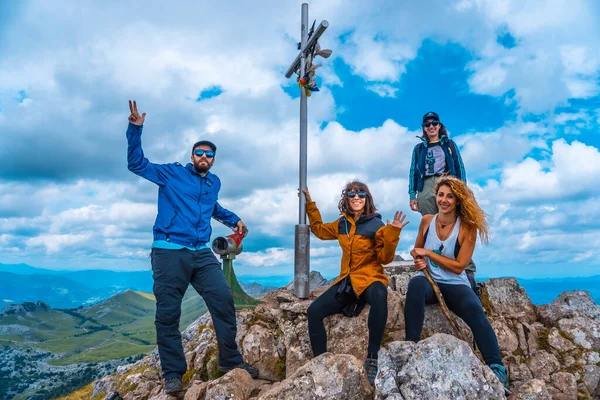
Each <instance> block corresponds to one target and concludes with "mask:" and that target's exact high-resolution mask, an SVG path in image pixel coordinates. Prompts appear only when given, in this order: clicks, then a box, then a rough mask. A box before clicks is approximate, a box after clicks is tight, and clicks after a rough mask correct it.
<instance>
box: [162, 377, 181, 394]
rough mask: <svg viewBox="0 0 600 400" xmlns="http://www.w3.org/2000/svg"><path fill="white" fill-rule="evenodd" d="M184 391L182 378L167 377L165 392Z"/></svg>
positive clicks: (175, 392)
mask: <svg viewBox="0 0 600 400" xmlns="http://www.w3.org/2000/svg"><path fill="white" fill-rule="evenodd" d="M181 391H183V382H181V378H169V379H165V394H177V393H180V392H181Z"/></svg>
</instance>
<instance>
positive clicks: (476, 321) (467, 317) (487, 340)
mask: <svg viewBox="0 0 600 400" xmlns="http://www.w3.org/2000/svg"><path fill="white" fill-rule="evenodd" d="M438 286H439V288H440V292H441V293H442V296H443V297H444V301H445V302H446V305H447V306H448V308H449V309H450V310H451V311H452V312H453V313H455V314H456V315H458V316H459V317H460V318H461V319H462V320H463V321H465V322H466V324H467V325H468V326H469V328H471V331H472V332H473V337H474V338H475V343H477V347H478V348H479V350H480V351H481V354H482V355H483V359H484V360H485V363H486V364H487V365H491V364H500V365H503V364H502V356H501V355H500V347H499V346H498V338H497V337H496V333H495V332H494V330H493V329H492V325H490V321H488V319H487V317H486V316H485V313H484V311H483V306H482V305H481V302H480V301H479V298H478V297H477V295H476V294H475V292H473V289H471V288H470V287H469V286H467V285H448V284H444V283H438ZM434 303H437V298H436V297H435V293H434V291H433V288H432V287H431V284H430V283H429V281H428V280H427V278H425V277H424V276H415V277H413V278H412V279H411V280H410V282H409V283H408V292H407V293H406V304H405V306H404V323H405V325H406V340H410V341H413V342H418V341H419V340H420V339H421V331H422V330H423V320H424V319H425V304H434Z"/></svg>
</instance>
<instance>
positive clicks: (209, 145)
mask: <svg viewBox="0 0 600 400" xmlns="http://www.w3.org/2000/svg"><path fill="white" fill-rule="evenodd" d="M198 146H208V147H210V148H211V149H212V151H214V152H215V153H216V152H217V146H215V144H214V143H213V142H209V141H208V140H201V141H199V142H196V143H194V146H193V147H192V153H193V152H194V150H196V147H198Z"/></svg>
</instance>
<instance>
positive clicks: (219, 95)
mask: <svg viewBox="0 0 600 400" xmlns="http://www.w3.org/2000/svg"><path fill="white" fill-rule="evenodd" d="M184 3H185V4H184ZM599 4H600V3H598V2H596V1H593V0H588V1H583V0H579V1H577V0H575V1H558V0H552V1H549V2H546V3H545V6H544V7H540V6H539V2H537V1H517V0H514V1H513V0H506V1H502V2H498V1H487V0H455V1H431V0H430V1H419V2H417V1H406V2H400V3H399V2H397V1H392V0H379V1H375V2H361V1H358V0H356V1H353V0H347V1H344V2H341V1H328V2H314V3H312V2H309V18H310V19H311V21H312V19H317V23H318V22H319V21H321V20H323V19H327V20H328V21H329V23H330V27H329V28H328V29H327V31H326V32H325V34H324V35H323V37H322V39H321V44H322V47H324V48H330V49H332V50H333V55H332V56H331V57H330V58H329V59H327V60H321V62H322V63H323V67H321V68H320V69H318V70H317V82H318V83H319V85H320V87H321V91H320V92H318V93H315V94H313V96H312V97H311V98H310V99H309V101H308V107H309V126H308V128H309V139H308V151H309V158H308V163H309V164H308V169H309V176H308V185H309V188H310V189H311V193H312V197H313V199H315V200H316V201H317V204H318V206H319V207H320V209H321V211H322V214H323V216H324V218H325V219H326V220H334V219H335V218H336V217H337V208H336V205H337V199H338V198H339V194H340V192H341V189H342V188H343V186H344V184H345V182H347V181H349V180H352V179H355V178H359V179H362V180H364V181H366V182H367V183H368V184H369V186H370V188H371V191H372V192H373V193H374V196H375V202H376V205H377V206H378V208H379V210H380V212H381V213H382V214H383V217H384V219H385V218H391V217H392V215H393V212H394V211H395V210H402V211H405V212H408V214H409V219H410V222H411V223H410V224H409V225H408V226H407V228H405V230H404V231H403V233H402V237H401V241H400V244H399V246H398V253H399V254H402V255H403V256H405V257H407V256H408V252H409V251H410V249H411V248H412V244H413V243H414V238H415V231H416V228H417V227H418V223H419V215H418V214H417V213H413V212H411V211H409V208H408V194H407V188H408V181H407V178H408V170H409V163H410V154H411V151H412V148H413V146H414V145H415V144H416V143H417V142H418V139H416V138H415V136H416V135H418V134H419V124H420V122H421V116H422V115H423V114H424V113H425V112H427V111H430V110H434V111H436V112H438V113H439V114H440V117H441V119H442V121H443V122H444V123H445V125H446V127H447V128H448V130H449V132H450V136H451V137H452V138H453V139H454V140H455V141H456V142H457V143H458V145H459V147H460V149H461V152H462V155H463V158H464V162H465V167H466V170H467V176H468V179H469V185H470V186H471V188H472V189H473V190H474V192H475V193H476V196H477V198H478V200H479V202H480V204H481V205H482V206H483V207H484V209H485V210H486V212H487V213H488V214H489V215H490V217H491V228H492V239H491V241H490V244H489V245H488V246H481V245H479V246H478V247H477V249H476V252H475V256H474V259H475V261H476V263H477V265H478V271H479V275H480V276H486V277H493V276H517V277H523V278H532V277H539V278H543V277H563V276H586V275H594V274H598V271H599V269H598V267H599V266H600V265H599V264H600V250H599V249H600V223H599V222H598V221H600V207H599V206H598V204H600V195H599V194H598V192H597V190H596V187H597V185H598V181H599V180H600V151H599V148H600V139H599V135H598V132H599V126H600V50H599V49H600V33H599V31H598V29H597V27H598V26H599V23H600V5H599ZM299 19H300V2H293V1H289V2H281V1H274V0H273V1H255V2H252V3H251V4H250V3H247V2H234V1H221V2H219V4H212V3H210V4H199V3H198V2H187V3H186V2H182V3H181V4H179V6H178V7H177V8H175V9H174V8H172V7H167V6H166V5H163V4H162V3H161V2H138V1H133V0H132V1H128V2H108V3H107V2H86V3H77V4H76V3H72V2H68V1H64V2H61V1H58V2H53V3H52V5H49V4H48V3H47V2H44V1H22V2H7V1H4V2H2V6H0V133H1V134H0V157H1V159H2V163H1V164H0V263H28V264H31V265H34V266H38V267H45V268H53V269H84V268H106V269H117V270H119V269H122V270H133V269H149V259H148V253H149V247H150V243H151V240H152V236H151V229H152V225H153V222H154V218H155V216H156V203H155V202H156V192H157V190H156V187H154V186H153V184H151V183H149V182H147V181H144V180H142V179H141V178H139V177H137V176H134V175H133V174H131V173H130V172H129V171H127V168H126V160H125V156H126V140H125V130H126V127H127V115H128V113H129V111H128V107H127V100H128V99H136V100H137V101H138V105H139V108H140V110H141V111H145V112H147V114H148V115H147V118H146V125H145V127H144V136H143V144H144V150H145V152H146V155H147V156H148V157H149V158H150V160H151V161H153V162H159V163H163V162H173V161H179V162H187V160H188V158H189V147H190V146H191V144H192V143H194V142H195V141H197V140H200V139H209V140H212V141H214V142H215V143H216V144H217V146H218V147H219V154H218V156H217V159H216V163H215V166H214V168H213V171H214V172H215V173H216V174H218V175H219V176H220V178H221V180H222V182H223V186H222V191H221V195H220V201H221V203H222V204H223V205H224V206H226V207H228V208H229V209H231V210H232V211H234V212H236V213H237V214H238V215H240V216H241V217H242V219H243V220H244V221H245V222H246V223H247V225H248V226H249V228H250V232H251V233H250V235H249V237H248V238H247V239H246V240H245V252H244V253H243V254H242V255H241V256H239V257H238V259H237V260H236V262H235V263H236V271H237V274H238V275H253V276H257V275H288V276H290V275H291V274H292V273H293V232H294V225H295V224H296V223H297V207H298V204H297V201H298V199H297V196H296V193H297V189H296V188H297V187H298V171H297V169H298V150H297V148H298V107H299V101H298V96H299V91H298V88H297V86H296V83H295V79H293V78H292V79H286V78H285V77H284V73H285V70H286V69H287V67H288V66H289V64H290V63H291V61H292V60H293V58H294V57H295V55H296V52H297V50H296V42H297V41H298V40H299V28H300V27H299V22H300V21H299ZM232 27H235V29H232ZM213 228H214V231H213V236H214V235H219V234H223V233H227V230H226V228H224V227H222V226H218V224H217V223H215V224H213ZM339 258H340V252H339V248H338V246H337V244H336V243H335V242H321V241H319V240H317V239H316V238H314V237H313V238H312V239H311V266H312V268H313V269H317V270H319V271H321V272H322V273H323V274H324V275H326V276H328V277H332V276H335V275H336V274H337V272H338V271H339Z"/></svg>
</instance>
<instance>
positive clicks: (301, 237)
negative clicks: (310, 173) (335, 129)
mask: <svg viewBox="0 0 600 400" xmlns="http://www.w3.org/2000/svg"><path fill="white" fill-rule="evenodd" d="M328 26H329V22H327V21H322V22H321V24H320V25H319V27H318V28H317V30H316V31H313V29H312V28H311V31H310V32H308V29H307V28H308V4H306V3H303V4H302V19H301V25H300V33H301V41H300V43H299V47H298V49H299V50H300V53H298V55H297V56H296V58H295V59H294V62H292V65H290V67H289V68H288V70H287V72H286V73H285V77H286V78H290V77H291V76H292V74H294V73H296V74H297V75H298V81H299V83H300V196H299V215H298V217H299V218H298V219H299V221H298V225H296V229H295V240H294V294H295V295H296V296H297V297H299V298H301V299H306V298H307V297H308V295H309V293H310V288H309V282H308V276H309V272H310V264H309V253H310V230H309V226H308V225H307V224H306V198H305V197H304V195H303V194H302V193H301V192H302V190H303V189H306V148H307V144H306V142H307V140H306V138H307V133H306V127H307V106H306V99H307V97H308V96H310V91H318V88H317V87H316V83H314V70H315V69H316V68H317V67H318V65H312V58H313V57H314V56H315V55H320V56H322V57H324V58H327V57H329V55H330V54H331V50H320V49H319V45H318V43H317V40H319V37H321V35H322V34H323V32H325V29H327V27H328ZM313 28H314V24H313ZM307 59H308V60H307ZM307 63H308V64H309V66H308V70H307Z"/></svg>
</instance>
